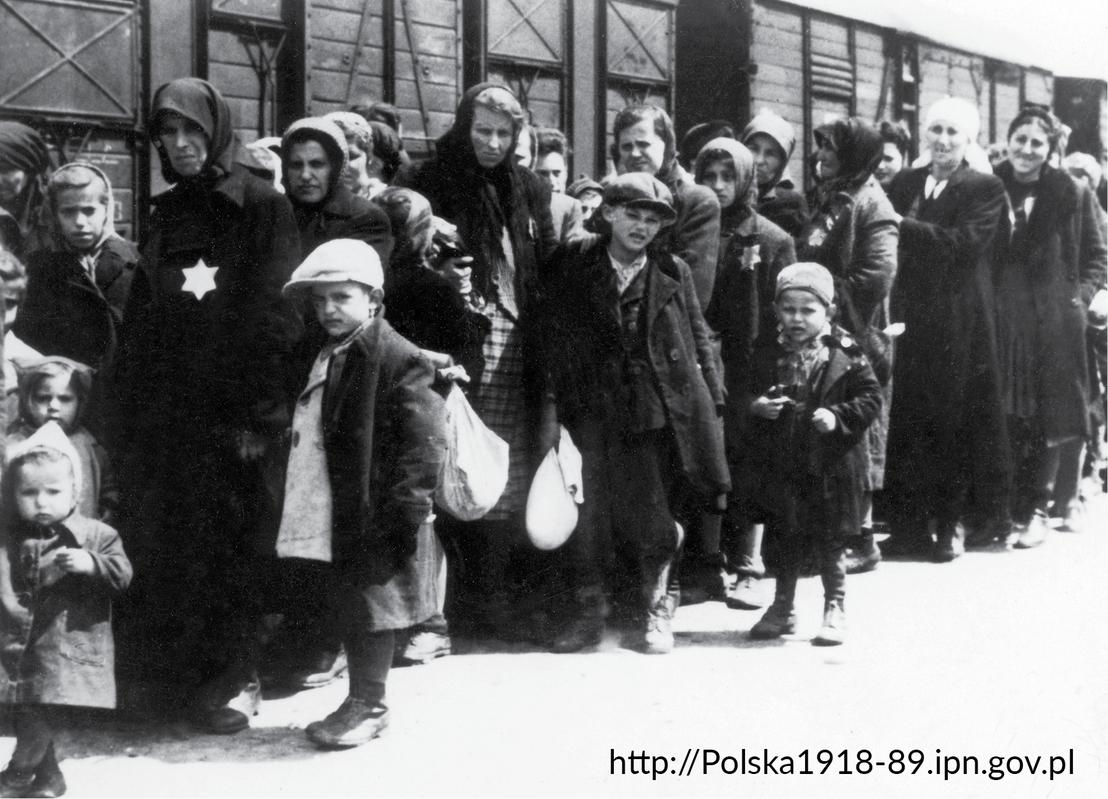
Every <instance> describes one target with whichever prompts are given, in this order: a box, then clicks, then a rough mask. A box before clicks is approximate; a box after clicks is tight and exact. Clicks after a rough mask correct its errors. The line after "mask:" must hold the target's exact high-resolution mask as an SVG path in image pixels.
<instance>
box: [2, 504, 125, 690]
mask: <svg viewBox="0 0 1108 799" xmlns="http://www.w3.org/2000/svg"><path fill="white" fill-rule="evenodd" d="M64 547H79V548H81V549H84V550H86V551H87V552H89V554H91V555H92V560H93V563H94V564H95V573H94V574H91V575H72V574H63V573H62V572H61V570H60V569H59V568H58V567H57V566H56V565H54V562H53V560H54V556H55V555H56V554H57V552H58V551H59V550H60V549H62V548H64ZM130 582H131V563H130V561H129V560H128V559H127V555H126V553H125V552H124V551H123V544H122V543H121V541H120V539H119V535H118V534H117V533H116V531H115V530H113V529H112V528H111V527H109V526H108V525H106V524H103V523H101V522H97V521H93V520H91V519H86V518H85V517H84V516H81V515H80V514H78V513H76V512H74V513H73V514H72V515H71V516H69V517H68V518H67V519H65V520H64V521H62V522H58V523H57V524H54V525H51V526H50V527H48V528H47V527H42V526H39V525H33V524H29V523H27V522H22V521H18V520H14V519H11V518H10V517H9V518H8V519H6V520H5V522H4V523H3V527H2V528H0V703H3V704H9V705H10V704H30V703H34V704H45V705H76V706H82V707H102V708H112V707H115V700H116V692H115V645H114V642H113V640H112V627H111V602H112V596H113V594H117V593H119V592H120V591H123V590H124V589H125V588H126V587H127V586H128V584H129V583H130Z"/></svg>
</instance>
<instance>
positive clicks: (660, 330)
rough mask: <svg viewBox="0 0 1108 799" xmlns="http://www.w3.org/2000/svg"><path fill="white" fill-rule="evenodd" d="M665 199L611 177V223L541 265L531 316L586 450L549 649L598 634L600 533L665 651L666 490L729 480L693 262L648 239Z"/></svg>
mask: <svg viewBox="0 0 1108 799" xmlns="http://www.w3.org/2000/svg"><path fill="white" fill-rule="evenodd" d="M672 202H673V200H672V195H671V194H670V191H669V189H668V188H666V186H665V184H663V183H662V182H661V181H659V180H658V179H657V178H655V177H653V176H652V175H649V174H647V173H644V172H629V173H627V174H625V175H621V176H619V177H617V178H614V179H613V180H612V181H611V182H609V183H608V185H607V188H606V189H605V191H604V204H603V205H602V206H601V209H600V214H601V215H602V216H603V218H604V221H605V222H606V223H607V227H608V228H609V232H608V233H606V234H605V236H604V237H603V238H602V239H601V240H600V242H599V244H597V245H595V246H592V247H591V248H587V249H586V247H587V243H581V244H579V245H577V246H576V247H574V248H571V249H570V251H569V252H567V253H566V254H565V255H564V256H563V257H562V258H561V259H560V260H559V261H558V262H556V263H555V264H554V265H553V268H552V275H551V285H550V292H549V299H548V304H547V305H545V306H544V308H543V310H542V311H541V316H540V321H539V330H540V333H541V335H540V339H541V340H542V341H543V342H544V344H545V346H546V347H547V348H548V349H547V351H546V352H545V353H544V358H543V363H544V364H545V365H546V367H547V376H548V379H549V390H550V395H551V398H552V401H553V403H554V404H555V406H556V409H557V417H558V419H559V421H561V423H562V424H564V425H565V426H566V427H567V429H568V430H569V431H570V435H571V436H572V437H573V440H574V442H575V443H576V444H577V445H578V447H579V448H580V450H581V453H582V456H583V458H584V472H583V474H584V489H585V490H584V495H585V504H584V506H583V507H582V510H581V519H580V522H579V524H578V527H577V532H576V533H575V534H574V536H573V537H572V538H571V539H570V541H569V543H568V544H567V545H566V546H567V547H568V551H567V558H566V563H567V572H568V578H569V581H570V582H571V583H572V584H573V586H574V589H575V600H576V601H575V608H574V612H573V617H572V619H571V621H570V623H569V624H568V625H567V626H566V628H565V629H563V630H562V632H561V634H560V635H558V636H557V638H556V639H555V640H554V642H553V644H552V648H553V649H554V650H555V651H559V652H572V651H576V650H578V649H582V648H584V647H586V646H590V645H593V644H595V643H597V642H598V641H599V640H600V637H601V635H602V634H603V630H604V616H605V606H606V603H605V595H604V589H603V573H602V562H603V560H604V553H603V552H602V551H601V544H602V542H604V541H609V540H610V541H612V542H617V543H620V544H624V545H626V546H625V547H624V549H626V550H627V551H628V552H630V553H632V557H634V559H635V561H636V562H635V563H634V564H633V567H632V569H633V572H634V573H635V574H637V575H638V576H639V577H640V582H639V584H638V588H639V590H640V591H641V600H640V601H641V604H642V608H643V610H644V612H645V613H644V626H643V648H644V650H645V651H646V652H649V653H664V652H668V651H669V650H671V649H672V648H673V633H672V631H671V629H670V623H671V619H672V615H673V611H674V608H675V606H676V597H675V596H672V595H671V594H670V592H669V589H668V583H669V575H670V571H671V569H672V568H673V566H674V562H675V560H676V557H677V553H678V550H679V547H680V544H681V540H682V538H683V531H682V527H681V525H680V524H678V523H677V521H676V520H675V519H674V512H675V510H676V509H677V508H678V504H677V497H679V496H687V495H688V494H689V493H691V494H693V495H694V496H695V497H696V498H697V502H696V503H693V505H694V506H697V505H698V506H701V507H708V506H709V505H711V504H713V503H714V502H716V501H717V500H718V498H719V497H720V496H721V495H723V494H726V493H727V491H728V490H729V489H730V480H729V477H728V474H727V465H726V462H725V461H724V454H723V431H722V427H721V423H720V420H719V417H718V412H717V411H718V409H719V408H721V407H722V404H723V391H722V387H721V383H720V377H719V374H718V372H717V370H716V367H715V360H714V357H713V354H712V349H711V344H710V342H709V339H708V328H707V325H706V324H705V322H704V318H703V316H701V312H700V305H699V303H698V302H697V299H696V287H695V285H694V283H693V278H692V274H691V272H690V271H689V267H688V265H687V264H686V263H685V262H684V261H682V260H681V259H680V258H678V257H676V256H672V255H669V254H665V253H655V252H653V251H650V250H648V247H649V245H650V244H651V242H653V241H654V239H655V237H657V236H658V235H659V234H660V233H661V231H662V230H663V229H664V228H665V227H667V226H668V225H671V224H673V222H674V220H675V219H676V216H677V215H676V213H675V212H674V210H673V205H672ZM681 507H686V505H685V504H684V503H682V504H681Z"/></svg>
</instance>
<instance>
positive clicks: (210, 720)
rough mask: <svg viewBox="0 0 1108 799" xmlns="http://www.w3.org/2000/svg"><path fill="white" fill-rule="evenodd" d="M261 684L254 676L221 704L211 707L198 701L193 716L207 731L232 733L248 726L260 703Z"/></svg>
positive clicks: (224, 733)
mask: <svg viewBox="0 0 1108 799" xmlns="http://www.w3.org/2000/svg"><path fill="white" fill-rule="evenodd" d="M261 693H262V688H261V684H260V683H259V682H258V679H257V678H256V677H255V678H254V679H252V680H251V681H250V682H248V683H247V684H246V685H244V686H243V687H242V688H241V690H240V691H239V692H238V693H237V694H236V695H235V696H233V697H231V699H229V700H228V701H227V702H225V703H224V704H223V705H220V706H219V707H216V708H212V707H209V706H205V705H204V704H203V703H202V702H201V703H198V706H197V710H196V713H195V716H194V719H195V721H196V723H197V724H198V725H199V726H200V727H201V728H202V729H204V730H206V731H207V732H212V733H216V734H217V735H232V734H234V733H236V732H240V731H242V730H245V729H246V728H247V727H249V726H250V719H251V718H253V717H254V716H256V715H258V707H259V705H261Z"/></svg>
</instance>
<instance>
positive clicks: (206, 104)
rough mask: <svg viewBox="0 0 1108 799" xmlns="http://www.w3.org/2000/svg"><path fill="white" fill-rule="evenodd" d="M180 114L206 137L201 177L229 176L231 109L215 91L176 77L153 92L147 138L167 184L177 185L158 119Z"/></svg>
mask: <svg viewBox="0 0 1108 799" xmlns="http://www.w3.org/2000/svg"><path fill="white" fill-rule="evenodd" d="M171 111H172V112H175V113H177V114H180V115H181V116H183V117H185V118H186V119H188V120H191V121H192V122H195V123H196V124H197V125H199V126H200V128H201V130H203V131H204V134H205V135H206V136H207V137H208V160H207V161H206V162H205V163H204V168H203V169H202V170H201V171H200V174H201V176H209V177H210V176H223V175H229V174H230V173H231V166H232V164H233V163H234V160H235V133H234V130H233V129H232V127H231V109H230V108H228V107H227V101H226V100H224V99H223V95H222V94H220V93H219V90H218V89H216V88H215V87H214V86H212V85H211V84H210V83H208V82H207V81H204V80H200V79H199V78H177V80H174V81H170V82H169V83H166V84H165V85H163V86H161V87H160V88H159V89H158V90H157V91H156V92H154V101H153V102H152V103H151V105H150V130H149V131H148V132H149V135H150V138H151V139H153V140H154V146H155V147H157V148H158V155H159V156H160V157H161V160H162V175H163V176H164V177H165V179H166V180H167V181H168V182H170V183H179V182H180V181H181V180H183V179H184V178H183V176H182V175H179V174H178V173H177V171H176V170H175V169H174V168H173V165H172V164H171V163H170V160H169V156H168V155H167V154H166V152H165V149H164V148H163V147H162V144H161V141H160V140H159V138H158V128H159V125H160V124H161V119H160V117H161V116H162V115H163V114H165V113H167V112H171Z"/></svg>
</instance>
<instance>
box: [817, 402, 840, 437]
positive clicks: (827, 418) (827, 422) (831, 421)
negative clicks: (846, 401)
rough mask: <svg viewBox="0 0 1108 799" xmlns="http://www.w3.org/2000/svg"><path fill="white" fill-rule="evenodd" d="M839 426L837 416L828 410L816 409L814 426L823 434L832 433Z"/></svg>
mask: <svg viewBox="0 0 1108 799" xmlns="http://www.w3.org/2000/svg"><path fill="white" fill-rule="evenodd" d="M838 424H839V420H838V419H837V418H836V417H835V414H833V413H831V411H829V410H827V409H826V408H816V411H815V413H813V414H812V425H813V426H814V427H815V428H816V430H818V431H819V432H821V433H830V432H831V431H832V430H834V429H835V427H836V426H837V425H838Z"/></svg>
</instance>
